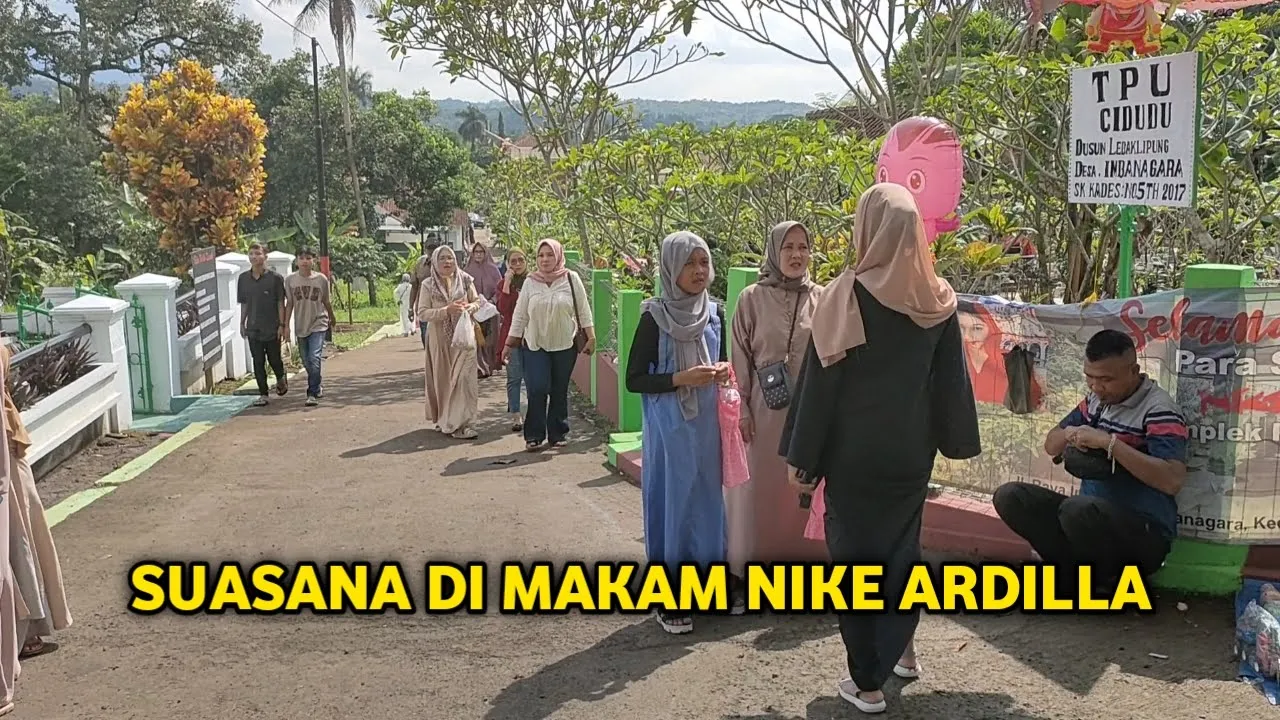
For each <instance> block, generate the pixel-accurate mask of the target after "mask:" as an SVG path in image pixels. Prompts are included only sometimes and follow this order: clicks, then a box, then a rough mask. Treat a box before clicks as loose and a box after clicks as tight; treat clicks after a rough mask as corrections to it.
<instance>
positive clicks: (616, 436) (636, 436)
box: [609, 432, 643, 443]
mask: <svg viewBox="0 0 1280 720" xmlns="http://www.w3.org/2000/svg"><path fill="white" fill-rule="evenodd" d="M642 435H643V433H638V432H626V433H610V434H609V442H611V443H629V442H640V437H641V436H642Z"/></svg>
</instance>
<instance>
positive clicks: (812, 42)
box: [698, 0, 984, 124]
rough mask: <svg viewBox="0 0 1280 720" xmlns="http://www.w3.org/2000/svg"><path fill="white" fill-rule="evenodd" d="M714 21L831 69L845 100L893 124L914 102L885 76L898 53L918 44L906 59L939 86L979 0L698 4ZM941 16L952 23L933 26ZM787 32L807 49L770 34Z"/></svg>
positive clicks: (723, 0)
mask: <svg viewBox="0 0 1280 720" xmlns="http://www.w3.org/2000/svg"><path fill="white" fill-rule="evenodd" d="M698 3H699V5H700V6H701V7H702V8H703V9H704V10H706V12H707V13H708V14H709V15H710V16H711V17H712V18H713V19H715V20H716V21H717V22H719V23H720V24H722V25H724V26H725V27H727V28H729V29H730V30H733V31H734V32H737V33H738V34H740V35H742V36H744V37H746V38H748V39H750V40H753V41H755V42H757V43H760V44H761V45H766V46H769V47H772V48H775V49H777V50H780V51H782V52H784V53H786V54H787V55H790V56H791V57H793V58H796V59H798V60H803V61H804V62H807V63H810V64H812V65H816V66H820V67H824V68H826V69H828V70H830V71H831V72H832V73H833V74H834V75H835V76H836V77H837V78H838V79H839V80H840V82H841V83H843V84H844V86H845V87H846V88H847V89H848V93H849V95H848V97H849V99H850V100H851V101H852V102H853V103H855V104H857V105H858V106H861V107H863V108H864V109H866V110H868V111H870V112H873V113H875V114H876V115H878V116H879V117H880V119H881V120H882V121H884V122H885V123H887V124H892V123H894V122H896V121H897V120H899V119H901V118H902V117H905V116H907V115H909V114H911V113H912V112H913V111H914V110H915V109H916V105H915V102H914V101H917V100H918V98H915V97H909V98H903V97H900V95H899V93H898V92H897V90H896V88H895V87H894V85H893V84H892V83H890V82H888V81H887V80H886V79H885V77H884V75H883V73H884V69H885V68H887V67H889V66H891V65H893V63H894V62H895V61H896V59H897V58H898V55H899V53H898V50H897V48H899V47H903V46H904V45H906V44H909V43H912V42H913V41H915V46H914V52H913V53H912V54H911V55H910V56H909V58H910V60H911V63H912V65H913V70H914V71H915V73H916V76H917V77H918V78H920V82H921V83H922V84H924V85H925V86H933V87H936V86H937V84H938V79H939V76H940V75H942V74H944V73H945V72H946V68H947V66H948V64H949V62H950V58H951V57H952V55H953V53H956V52H960V51H961V44H960V42H959V36H958V34H959V32H960V30H961V28H963V27H964V26H965V20H966V18H967V17H968V16H969V15H970V14H971V13H973V12H974V11H975V10H977V9H978V8H979V6H981V5H983V4H984V3H982V2H980V0H940V1H939V2H936V3H934V2H929V3H922V2H920V1H919V0H839V2H833V1H832V0H698ZM938 16H946V17H948V18H950V19H952V20H954V21H955V22H951V23H949V24H947V25H945V26H944V27H941V28H939V27H935V26H934V25H933V24H932V23H931V22H930V21H931V20H932V19H934V18H936V17H938ZM779 24H781V25H790V26H794V27H795V28H796V29H798V30H800V31H801V32H803V33H804V35H805V36H806V37H807V38H808V41H809V42H808V43H805V44H804V45H803V46H793V45H791V44H788V43H785V42H784V41H782V40H780V39H778V38H777V37H776V35H775V33H773V32H771V31H770V29H769V28H770V27H771V26H773V27H775V28H776V26H777V25H779Z"/></svg>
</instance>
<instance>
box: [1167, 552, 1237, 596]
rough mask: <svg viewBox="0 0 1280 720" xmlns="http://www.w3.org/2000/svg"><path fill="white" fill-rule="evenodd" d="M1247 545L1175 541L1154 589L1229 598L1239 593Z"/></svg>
mask: <svg viewBox="0 0 1280 720" xmlns="http://www.w3.org/2000/svg"><path fill="white" fill-rule="evenodd" d="M1248 555H1249V546H1248V545H1225V544H1222V543H1210V542H1204V541H1200V540H1184V539H1181V538H1179V539H1177V540H1174V541H1173V548H1172V549H1171V550H1170V551H1169V557H1168V558H1166V559H1165V562H1164V567H1162V568H1160V571H1159V572H1157V573H1156V575H1155V577H1154V578H1152V579H1153V580H1154V581H1155V584H1156V587H1160V588H1164V589H1167V590H1176V591H1180V592H1189V593H1199V594H1204V595H1231V594H1233V593H1235V592H1236V591H1237V590H1239V589H1240V585H1241V582H1242V580H1241V569H1242V568H1243V566H1244V562H1245V558H1246V557H1248Z"/></svg>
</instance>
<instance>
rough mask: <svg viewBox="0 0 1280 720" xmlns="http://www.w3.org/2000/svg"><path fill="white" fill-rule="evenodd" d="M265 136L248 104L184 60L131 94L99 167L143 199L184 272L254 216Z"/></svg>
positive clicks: (227, 244) (230, 245) (226, 244)
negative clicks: (190, 260)
mask: <svg viewBox="0 0 1280 720" xmlns="http://www.w3.org/2000/svg"><path fill="white" fill-rule="evenodd" d="M266 136H267V126H266V123H264V122H263V121H262V118H260V117H258V113H257V112H256V111H255V109H254V107H253V103H252V102H250V101H248V100H246V99H243V98H234V97H230V96H228V95H224V94H222V93H220V92H218V87H217V81H216V80H215V79H214V77H213V73H211V72H210V71H209V70H208V69H206V68H205V67H203V66H202V65H200V63H197V62H195V61H191V60H183V61H182V62H180V63H178V67H177V69H175V70H173V71H167V72H164V73H161V74H160V75H159V76H157V77H156V78H155V79H154V80H152V81H151V82H149V83H147V84H146V85H142V84H138V85H134V86H133V87H132V88H131V89H130V90H129V97H128V99H127V100H126V101H125V103H124V104H123V105H121V106H120V111H119V113H118V114H117V115H116V122H115V126H114V127H113V128H112V129H111V145H112V149H111V151H110V152H108V153H106V155H105V156H104V157H103V162H104V165H105V167H106V169H107V172H108V173H110V175H111V176H112V177H113V178H115V179H117V180H120V181H123V182H126V183H128V184H130V185H132V186H133V187H136V188H138V190H140V191H141V192H142V193H143V194H144V195H146V198H147V206H148V207H149V209H150V211H151V214H152V215H153V216H155V218H156V219H157V220H159V221H160V222H161V223H162V224H163V225H164V232H163V233H161V235H160V246H161V247H163V248H166V249H168V250H170V251H172V252H174V253H175V255H176V256H177V257H178V258H179V265H181V266H183V267H185V266H186V264H187V260H186V257H187V255H188V254H189V253H190V251H191V250H193V249H196V248H199V247H207V246H210V245H213V246H215V247H219V248H223V249H228V250H230V249H234V248H235V247H236V236H237V234H238V226H239V223H240V221H241V220H245V219H248V218H252V217H255V216H256V215H257V214H258V207H259V205H260V204H261V202H262V195H263V192H264V190H265V187H266V177H267V174H266V171H264V170H263V168H262V158H263V156H264V155H265V154H266V146H265V145H264V144H263V141H264V140H265V139H266Z"/></svg>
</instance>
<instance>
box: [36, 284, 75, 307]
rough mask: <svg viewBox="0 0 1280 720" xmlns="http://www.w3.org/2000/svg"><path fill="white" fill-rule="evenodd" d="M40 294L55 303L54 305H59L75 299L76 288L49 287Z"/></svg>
mask: <svg viewBox="0 0 1280 720" xmlns="http://www.w3.org/2000/svg"><path fill="white" fill-rule="evenodd" d="M40 296H41V297H43V298H44V299H45V300H48V301H49V302H51V303H53V306H54V307H58V306H59V305H61V304H63V303H68V302H71V301H72V300H75V299H76V289H75V288H73V287H47V288H45V289H44V291H43V292H42V293H41V294H40Z"/></svg>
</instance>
